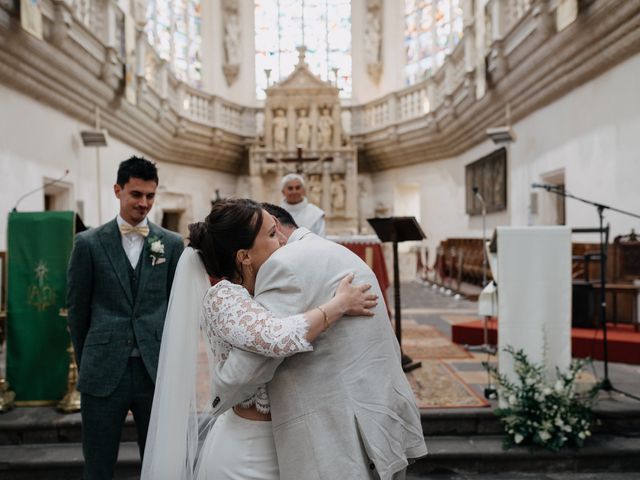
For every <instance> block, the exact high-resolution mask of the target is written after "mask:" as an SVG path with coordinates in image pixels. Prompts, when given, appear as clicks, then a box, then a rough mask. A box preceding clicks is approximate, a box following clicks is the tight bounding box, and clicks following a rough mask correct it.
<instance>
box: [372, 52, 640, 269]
mask: <svg viewBox="0 0 640 480" xmlns="http://www.w3.org/2000/svg"><path fill="white" fill-rule="evenodd" d="M638 78H640V55H636V56H634V57H632V58H630V59H629V60H627V61H626V62H624V63H622V64H620V65H618V66H616V67H614V68H613V69H611V70H609V71H607V72H605V73H603V74H602V75H601V76H599V77H597V78H596V79H594V80H592V81H591V82H589V83H587V84H585V85H582V86H580V87H578V88H576V89H575V90H574V91H573V92H571V93H570V94H568V95H566V96H564V97H562V98H560V99H558V100H557V101H556V102H554V103H552V104H550V105H548V106H546V107H544V108H543V109H541V110H539V111H537V112H535V113H534V114H532V115H530V116H528V117H527V118H525V119H523V120H521V121H519V122H518V123H516V124H515V125H514V126H513V130H514V131H515V133H516V135H517V139H516V142H515V143H513V144H511V145H510V146H509V150H508V165H507V172H508V179H507V196H508V200H507V210H505V211H503V212H496V213H490V214H488V215H487V232H488V234H490V233H491V232H492V231H493V229H494V228H495V227H497V226H501V225H513V226H523V225H528V224H533V225H539V224H542V223H543V222H542V221H541V219H540V218H538V217H539V215H533V216H531V215H530V214H529V201H530V193H531V188H530V186H531V183H533V182H540V181H541V180H542V179H544V178H545V176H546V175H547V174H549V173H554V172H559V171H564V176H565V182H566V183H565V185H566V189H567V190H568V191H569V192H571V193H573V194H574V195H576V196H580V197H585V198H588V199H592V200H595V201H598V202H600V203H604V204H606V205H610V206H614V207H617V208H620V209H623V210H628V211H632V212H636V213H638V212H639V211H640V158H639V157H638V152H640V135H638V132H640V110H638V105H640V89H638V88H637V79H638ZM489 126H497V125H488V127H489ZM496 148H498V147H496V146H495V145H493V143H492V142H491V141H489V140H487V141H485V142H483V143H481V144H479V145H477V146H476V147H474V148H472V149H470V150H468V151H467V152H465V153H464V154H462V155H460V156H458V157H456V158H449V159H445V160H441V161H436V162H430V163H424V164H418V165H412V166H408V167H403V168H397V169H392V170H388V171H383V172H379V173H375V174H373V175H372V182H373V192H374V196H375V198H376V201H377V202H384V203H386V205H387V206H388V207H390V208H391V207H392V206H393V205H394V202H395V200H394V191H395V190H396V188H397V186H398V185H402V184H410V183H419V184H420V185H421V191H420V192H421V199H420V212H421V216H422V218H421V225H422V228H423V229H424V231H425V233H426V234H427V236H428V240H427V244H428V246H429V249H430V251H431V252H435V247H436V246H437V245H438V244H439V243H440V241H441V240H443V239H445V238H448V237H481V236H482V217H481V216H479V215H476V216H472V217H470V216H469V215H467V214H466V212H465V176H464V167H465V165H467V164H469V163H471V162H472V161H474V160H477V159H478V158H480V157H482V156H484V155H486V154H487V153H489V152H491V151H493V150H495V149H496ZM540 195H551V194H550V193H546V192H544V191H542V192H541V193H540ZM541 200H542V198H541ZM606 218H607V221H609V222H610V223H611V228H612V234H611V238H613V237H614V236H615V235H619V234H624V233H629V231H630V229H631V228H635V229H636V231H640V220H638V219H633V218H631V217H627V216H624V215H622V214H617V213H612V212H607V214H606ZM566 219H567V224H568V225H570V226H597V222H598V218H597V214H596V210H595V208H594V207H591V206H588V205H584V204H582V203H580V202H577V201H575V200H571V199H567V202H566ZM573 240H574V241H584V242H597V237H594V236H593V235H588V236H585V235H583V236H574V237H573ZM431 255H432V256H431V257H430V261H433V258H434V257H433V253H432V254H431Z"/></svg>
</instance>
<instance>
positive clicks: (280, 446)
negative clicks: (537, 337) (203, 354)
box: [212, 207, 427, 480]
mask: <svg viewBox="0 0 640 480" xmlns="http://www.w3.org/2000/svg"><path fill="white" fill-rule="evenodd" d="M276 208H277V207H276ZM271 211H272V212H273V211H274V210H271ZM278 217H280V216H279V215H278V216H277V217H276V218H278ZM280 218H284V217H280ZM289 218H290V217H289ZM286 222H287V223H290V225H289V228H288V229H287V226H286V225H284V228H283V233H285V234H287V233H289V234H290V236H289V239H288V242H287V245H286V246H284V247H282V248H281V249H279V250H278V251H276V252H275V253H274V254H273V255H272V256H271V257H270V258H269V260H267V262H265V263H264V265H263V266H262V267H261V268H260V271H259V272H258V276H257V279H256V288H255V298H256V300H258V301H259V302H260V303H262V304H263V305H264V306H265V307H266V308H268V309H269V310H271V311H272V312H274V313H275V314H276V315H278V316H288V315H292V314H296V313H299V312H301V311H304V310H307V309H310V308H313V306H315V305H320V304H321V303H322V302H325V301H327V300H328V299H330V298H331V297H332V296H333V294H334V292H335V290H336V287H337V286H338V283H339V282H340V280H341V279H343V278H344V277H345V275H346V274H347V273H349V272H354V273H355V279H354V283H370V284H371V285H373V287H372V289H371V293H376V294H377V295H378V296H379V297H381V296H382V292H381V291H380V287H379V285H378V282H377V281H376V277H375V275H374V274H373V272H372V271H371V269H370V268H369V267H368V266H367V265H366V264H365V263H364V262H363V261H362V260H360V258H359V257H357V256H356V255H355V254H353V253H352V252H351V251H349V250H348V249H346V248H344V247H342V246H341V245H338V244H336V243H334V242H330V241H327V240H325V239H323V238H321V237H318V236H317V235H315V234H313V233H311V232H310V231H309V230H307V229H306V228H297V229H295V223H294V222H293V220H292V219H291V220H290V221H289V220H286ZM281 223H284V221H281ZM374 311H375V316H374V317H361V318H354V319H351V320H349V321H348V322H340V323H338V324H336V326H335V327H334V328H331V329H330V330H327V331H326V332H325V333H324V334H322V336H320V337H319V338H318V340H317V341H316V344H315V348H314V351H313V352H309V353H303V354H298V355H295V356H293V357H290V358H287V359H284V361H283V360H282V359H274V358H266V357H262V356H260V355H256V354H252V353H249V352H244V351H241V350H237V349H233V350H232V351H231V354H230V355H229V358H228V360H227V361H225V362H224V363H221V364H219V365H218V367H217V368H216V372H215V375H214V382H213V396H214V400H213V404H212V405H213V409H214V413H215V414H218V413H222V412H224V411H225V410H227V409H228V408H230V407H232V406H233V405H235V404H237V403H239V402H241V401H243V400H244V399H245V398H246V397H248V396H249V395H250V394H251V393H252V392H253V391H255V388H256V387H257V386H258V385H261V384H264V383H268V392H269V397H270V402H271V416H272V426H273V432H274V438H275V444H276V450H277V455H278V464H279V468H280V478H281V479H282V480H300V479H305V480H326V479H337V478H345V479H368V478H372V479H383V480H387V479H392V478H393V479H397V478H403V477H404V471H405V469H406V467H407V464H408V462H409V460H410V459H414V458H418V457H421V456H423V455H425V454H426V453H427V448H426V445H425V442H424V436H423V433H422V425H421V421H420V413H419V411H418V408H417V406H416V403H415V398H414V396H413V392H412V391H411V387H410V386H409V383H408V381H407V379H406V377H405V375H404V372H403V371H402V368H401V365H400V349H399V347H398V343H397V341H396V338H395V336H394V335H393V331H392V328H391V325H390V322H389V317H388V315H387V310H386V306H385V305H384V304H383V303H380V304H379V305H378V306H377V307H376V308H375V310H374ZM276 368H277V370H276Z"/></svg>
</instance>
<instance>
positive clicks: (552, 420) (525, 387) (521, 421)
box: [484, 347, 600, 451]
mask: <svg viewBox="0 0 640 480" xmlns="http://www.w3.org/2000/svg"><path fill="white" fill-rule="evenodd" d="M504 351H505V352H507V353H509V354H510V355H512V356H513V358H514V360H515V372H516V375H517V377H518V380H517V381H516V382H510V381H509V380H508V379H507V378H506V376H504V375H500V374H499V373H498V370H497V369H496V368H495V367H493V366H490V365H488V364H487V363H484V366H485V367H486V368H487V369H488V370H489V373H490V374H491V375H492V376H493V377H494V378H495V379H496V382H497V383H498V392H499V394H500V397H501V398H502V399H503V400H504V401H505V402H506V403H507V407H506V408H500V409H497V410H496V411H495V413H496V415H498V416H499V417H500V421H501V422H502V424H503V425H504V429H505V433H506V434H507V438H506V439H505V442H504V445H505V448H509V447H512V446H515V445H539V446H541V447H543V448H546V449H549V450H553V451H557V450H560V449H561V448H562V447H564V446H567V445H573V446H577V447H581V446H582V444H583V443H584V440H585V439H586V438H587V437H589V436H590V435H591V431H590V428H591V422H592V411H591V407H592V406H593V403H594V401H595V397H596V394H597V393H598V390H599V388H600V385H599V384H596V385H595V386H594V387H592V388H591V389H589V390H587V391H584V392H578V391H576V386H575V381H576V378H577V376H578V374H579V373H580V371H581V370H582V367H583V366H584V363H585V362H584V361H573V362H572V363H571V367H570V368H569V371H568V372H566V373H563V372H561V371H560V370H559V369H558V370H556V375H557V380H556V381H555V383H553V384H551V383H549V382H548V381H547V380H546V379H545V374H544V367H543V366H542V365H535V364H532V363H531V362H529V359H528V358H527V356H526V355H525V353H524V351H523V350H515V349H513V348H512V347H507V348H506V349H505V350H504Z"/></svg>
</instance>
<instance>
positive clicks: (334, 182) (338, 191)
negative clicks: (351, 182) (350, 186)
mask: <svg viewBox="0 0 640 480" xmlns="http://www.w3.org/2000/svg"><path fill="white" fill-rule="evenodd" d="M345 199H346V185H345V183H344V180H343V179H342V177H341V176H340V175H337V174H334V175H332V176H331V210H332V211H333V212H343V211H344V208H345Z"/></svg>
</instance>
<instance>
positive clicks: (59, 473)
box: [0, 442, 140, 480]
mask: <svg viewBox="0 0 640 480" xmlns="http://www.w3.org/2000/svg"><path fill="white" fill-rule="evenodd" d="M82 466H83V457H82V445H81V444H80V443H39V444H32V445H3V446H0V478H2V479H6V480H27V479H28V480H45V479H46V480H78V479H80V478H81V477H82ZM139 478H140V455H139V454H138V445H137V443H135V442H123V443H121V444H120V453H119V455H118V464H117V466H116V472H115V475H114V480H138V479H139Z"/></svg>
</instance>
